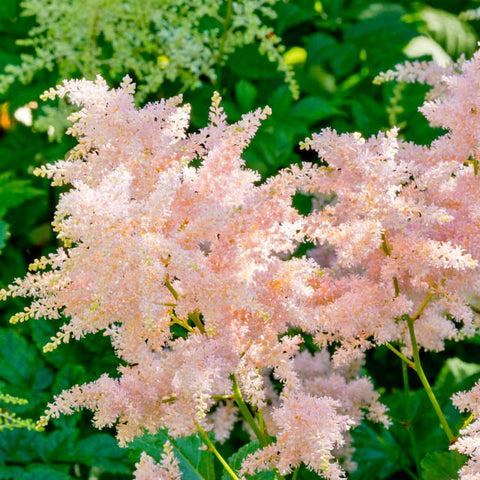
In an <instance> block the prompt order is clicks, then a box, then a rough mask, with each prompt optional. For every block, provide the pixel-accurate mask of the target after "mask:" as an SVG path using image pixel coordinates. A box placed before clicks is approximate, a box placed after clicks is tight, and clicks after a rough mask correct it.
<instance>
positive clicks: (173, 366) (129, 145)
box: [2, 54, 480, 479]
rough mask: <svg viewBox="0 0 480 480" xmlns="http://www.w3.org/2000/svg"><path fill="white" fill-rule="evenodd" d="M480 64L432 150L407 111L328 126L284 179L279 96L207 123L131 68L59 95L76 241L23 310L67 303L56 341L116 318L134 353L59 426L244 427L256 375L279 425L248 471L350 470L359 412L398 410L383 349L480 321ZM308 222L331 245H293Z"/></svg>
mask: <svg viewBox="0 0 480 480" xmlns="http://www.w3.org/2000/svg"><path fill="white" fill-rule="evenodd" d="M479 65H480V54H477V55H476V56H474V57H473V59H472V60H470V61H466V62H464V63H463V64H462V65H461V66H460V67H458V68H459V69H460V70H459V72H456V71H453V72H452V73H450V74H448V75H447V74H446V75H444V76H443V77H442V79H441V82H442V85H443V86H444V87H445V88H444V90H443V93H442V94H441V95H440V94H439V95H438V96H436V97H432V98H433V99H431V100H430V101H428V102H426V103H425V104H424V106H423V107H422V112H423V113H424V114H425V116H426V117H427V118H428V119H429V121H430V122H432V124H435V125H441V126H442V127H443V128H444V129H445V133H444V134H443V135H442V136H440V137H439V138H438V139H437V140H436V141H434V142H432V144H431V145H430V146H417V145H414V144H410V143H406V142H403V141H401V140H399V139H398V132H397V130H396V129H392V130H390V131H388V132H385V133H379V134H378V135H376V136H373V137H371V138H369V139H364V138H362V137H361V135H359V134H341V135H339V134H337V133H336V132H335V131H333V130H331V129H325V130H323V131H322V132H320V133H318V134H315V135H313V136H312V138H311V139H307V140H306V142H305V143H304V144H303V147H304V148H311V149H314V150H315V151H316V152H317V153H318V155H319V157H320V158H321V159H322V160H323V161H324V162H325V163H326V165H325V163H324V164H323V165H316V164H307V163H306V164H303V165H299V166H298V165H293V166H291V167H290V168H289V169H288V170H284V171H281V172H280V173H278V174H277V175H275V176H274V177H271V178H269V179H268V180H267V181H265V182H264V183H261V182H260V176H259V175H258V174H257V173H256V172H254V171H252V170H249V169H247V168H246V167H245V164H244V161H243V159H242V153H243V150H244V149H245V148H246V147H247V146H248V144H249V142H250V140H251V138H252V137H253V135H254V134H255V132H256V130H257V129H258V127H259V126H260V122H261V120H263V119H264V118H265V117H266V115H267V114H268V113H269V109H268V107H267V108H265V109H263V110H262V109H258V110H256V111H255V112H251V113H248V114H246V115H244V116H243V117H242V119H241V120H240V121H239V122H237V123H235V124H233V125H230V124H229V123H228V122H227V119H226V115H225V113H224V111H223V109H222V108H221V106H220V97H219V95H218V94H215V95H214V97H213V100H212V106H211V109H210V116H209V120H210V123H209V125H208V126H206V127H205V128H203V129H202V130H200V131H198V132H196V133H187V129H188V120H189V107H188V106H181V105H180V104H181V98H180V97H179V98H173V99H170V100H162V101H161V102H157V103H153V104H148V105H146V106H145V107H144V108H142V109H137V108H135V105H134V100H133V93H134V85H133V84H132V82H131V81H130V79H129V78H128V77H126V78H125V79H124V81H123V83H122V84H121V86H120V87H119V88H118V89H114V90H111V89H109V87H108V86H107V84H106V82H105V81H104V80H103V79H102V78H101V77H98V78H97V80H96V81H95V82H91V81H86V80H76V81H67V82H64V84H63V85H60V86H58V87H57V88H56V89H52V90H51V91H49V92H46V94H45V96H46V97H48V98H53V97H55V96H60V97H64V96H66V97H68V98H69V99H70V101H72V102H74V103H76V104H77V105H79V106H80V107H82V108H81V110H80V111H79V112H77V113H75V114H73V115H72V116H71V120H72V122H73V125H72V127H71V128H70V130H69V133H70V134H71V135H73V136H74V137H76V139H77V141H78V145H77V146H76V147H74V148H73V149H72V150H71V151H70V153H69V154H68V156H67V157H66V159H64V160H59V161H58V162H56V163H54V164H49V165H46V166H43V167H41V168H40V169H38V171H37V173H38V174H40V175H42V176H47V177H49V178H51V179H52V181H53V183H54V184H56V185H61V184H70V185H71V188H70V189H69V190H68V191H66V192H65V193H63V194H62V195H61V197H60V200H59V204H58V207H57V210H56V214H55V219H54V222H53V225H54V228H55V230H56V232H57V235H58V238H59V239H60V240H61V241H62V242H63V246H62V247H61V248H59V249H58V251H57V252H56V253H55V254H50V255H49V256H48V257H42V258H40V259H39V260H37V261H35V262H33V264H32V265H31V269H32V270H33V273H29V274H28V275H27V276H26V277H25V278H24V279H23V280H20V279H17V280H16V281H15V282H14V283H13V285H11V286H10V287H9V289H8V290H6V291H3V292H2V296H3V297H5V298H6V297H8V296H27V297H32V299H33V300H32V303H31V305H30V306H29V307H27V308H26V309H25V311H24V312H21V313H19V314H17V315H15V316H14V317H13V318H12V321H13V322H16V321H23V320H26V319H28V318H37V319H40V318H45V317H46V318H50V319H53V320H58V319H66V321H65V323H64V324H63V325H62V326H61V327H60V331H59V333H58V334H57V336H56V337H53V338H52V341H51V342H50V344H48V345H47V346H46V349H47V350H48V349H53V348H55V346H56V345H58V344H59V343H60V342H68V341H69V340H70V339H71V338H76V339H79V338H81V337H83V336H85V335H86V334H88V333H95V332H100V331H102V332H103V333H104V334H105V335H107V336H109V337H110V339H111V342H112V345H113V347H114V349H115V351H116V353H117V355H118V357H119V358H120V359H121V360H122V364H123V366H121V367H119V369H118V375H117V376H116V377H115V378H113V377H109V376H107V375H103V376H101V377H100V378H99V379H97V380H96V381H94V382H91V383H89V384H85V385H81V386H78V385H77V386H74V387H72V388H71V389H70V390H67V391H64V392H62V393H61V394H60V395H58V396H57V397H56V398H55V401H54V402H53V403H52V404H50V405H49V406H48V409H47V412H46V415H45V417H44V418H43V419H42V422H41V423H42V424H43V423H45V422H46V421H48V419H49V418H51V417H57V416H58V415H59V414H61V413H66V414H68V413H72V412H73V411H76V410H78V409H80V408H89V409H91V410H93V411H94V423H95V425H96V426H97V427H99V428H101V427H104V426H114V425H116V428H117V437H118V440H119V442H120V443H121V444H122V445H125V444H126V443H128V442H129V441H131V440H132V439H133V438H135V437H136V436H138V435H141V434H142V433H143V432H144V431H145V430H147V431H149V432H155V431H157V430H158V429H160V428H167V429H168V430H169V433H170V434H171V435H172V436H180V435H190V434H192V433H194V432H196V431H197V429H199V428H200V429H204V430H207V431H213V434H214V437H215V438H216V439H217V440H218V441H224V440H225V439H227V438H228V436H229V434H230V431H231V429H232V428H233V425H234V424H235V422H236V421H237V420H238V418H239V411H238V410H237V406H236V405H235V404H234V403H233V402H232V401H231V400H232V398H234V397H235V398H237V397H236V395H237V394H238V392H237V390H238V389H239V390H240V391H241V394H242V395H243V398H244V399H245V400H246V401H247V403H248V404H249V405H250V406H251V407H252V409H254V410H255V411H257V412H263V413H262V415H264V420H265V425H266V427H267V429H268V432H269V435H274V436H275V437H276V438H273V437H265V438H271V441H270V442H267V441H266V443H267V444H266V445H262V447H263V448H262V449H261V450H259V451H257V452H255V453H254V454H253V455H252V456H250V457H248V458H247V459H246V461H245V462H244V465H243V471H244V472H246V473H252V472H254V471H256V470H264V469H270V468H275V469H278V471H280V473H288V472H290V471H291V469H292V468H294V467H296V466H298V465H299V464H300V463H301V462H303V463H305V464H306V465H307V466H308V467H309V468H311V469H313V470H315V471H316V472H317V473H318V474H320V475H322V476H323V477H325V478H330V479H337V478H342V477H343V476H344V471H343V469H342V468H341V467H340V464H339V463H338V462H337V458H338V456H343V457H344V459H345V457H347V458H346V463H344V465H347V466H348V465H351V464H352V463H351V459H350V458H348V455H349V452H351V446H350V440H351V439H350V436H349V430H350V429H351V428H353V427H355V426H357V425H358V424H359V423H360V422H361V421H362V419H363V418H364V417H367V418H368V419H370V420H374V421H378V422H381V423H383V424H384V425H388V424H389V419H388V417H387V415H386V409H385V407H384V406H382V404H381V403H380V402H379V401H378V398H379V397H378V394H377V393H376V392H375V391H374V388H373V385H372V383H371V382H370V381H369V380H368V379H367V378H366V377H362V376H361V375H360V366H361V361H362V357H363V354H362V352H363V351H364V350H365V349H367V348H370V347H372V346H374V345H381V344H385V343H387V342H397V343H398V344H400V347H401V348H402V349H403V352H404V354H405V355H410V353H411V349H412V345H411V343H410V342H411V337H410V332H409V330H410V328H413V325H414V329H415V332H416V339H417V342H418V345H419V346H420V347H423V348H424V349H430V350H441V349H442V348H443V345H444V341H445V340H447V339H460V338H462V337H463V336H467V335H473V334H474V333H475V332H476V331H477V330H478V321H477V319H476V318H475V316H474V312H475V311H478V307H477V306H475V305H474V304H473V303H474V300H473V298H474V297H473V294H474V293H475V292H476V291H477V290H478V287H479V286H480V281H479V275H478V273H479V270H478V269H479V262H480V241H479V240H480V227H479V225H480V222H479V221H478V220H479V218H478V212H479V211H480V204H479V201H480V200H479V199H480V184H479V175H478V173H479V168H478V160H477V155H478V152H477V150H478V145H479V144H480V128H479V127H480V123H478V115H477V113H476V112H477V109H478V111H480V104H479V105H477V103H479V100H478V99H479V98H480V95H478V90H479V89H480V82H479V81H478V78H480V75H478V74H477V72H478V69H479V68H480V67H479ZM465 117H466V120H465ZM452 145H453V147H452ZM299 190H300V191H302V192H304V193H308V194H310V195H313V196H314V197H315V201H314V209H313V211H312V212H311V213H309V214H307V215H301V214H300V213H299V212H298V211H297V210H296V209H295V208H294V207H293V206H292V197H293V196H294V195H295V194H296V192H297V191H299ZM305 240H307V241H310V242H313V243H314V244H315V245H316V247H315V249H314V250H313V251H311V252H310V256H309V257H305V256H304V257H298V256H295V255H293V254H294V253H296V251H297V248H298V245H299V244H301V243H302V242H304V241H305ZM306 337H310V338H313V340H314V343H315V344H316V347H317V349H318V351H317V352H316V353H314V354H313V355H312V354H311V353H309V352H308V351H307V350H306V346H305V345H304V343H305V342H304V341H305V338H306ZM310 347H311V345H310ZM310 347H309V348H310ZM326 347H329V348H330V350H331V351H332V353H333V355H330V353H329V351H328V350H327V348H326ZM392 348H393V347H392ZM459 398H461V397H459ZM237 400H238V399H237ZM459 401H460V402H461V400H459ZM237 405H238V407H239V409H240V410H241V403H238V402H237ZM262 422H263V421H262ZM475 425H476V423H474V424H472V425H471V426H470V427H467V429H468V428H474V426H475ZM475 428H477V427H476V426H475ZM466 432H467V433H469V432H470V430H468V431H467V430H466ZM305 436H307V437H308V442H305V440H304V439H305ZM465 438H469V435H467V436H466V437H465ZM462 441H463V440H459V441H458V442H457V444H456V445H457V448H458V449H459V450H461V449H463V451H465V452H467V453H470V450H468V448H470V447H468V446H462V445H463V444H462V443H461V442H462ZM465 445H466V444H465ZM342 450H343V453H342ZM469 465H470V464H469ZM473 465H476V464H475V461H473ZM158 468H160V467H159V466H158V465H156V464H154V463H153V460H149V459H148V458H147V457H143V459H142V461H141V462H140V464H139V471H140V472H143V471H145V472H149V471H150V472H155V471H156V469H158ZM172 468H173V467H172ZM466 468H467V467H466ZM468 468H470V467H468ZM471 468H474V466H472V467H471ZM475 468H476V467H475ZM172 472H173V470H172ZM140 474H141V473H139V474H138V475H140ZM146 475H147V473H146ZM162 475H163V474H162ZM172 475H173V474H172ZM139 478H142V477H139ZM147 478H148V477H147ZM465 478H467V477H465Z"/></svg>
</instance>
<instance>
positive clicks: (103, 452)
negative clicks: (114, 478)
mask: <svg viewBox="0 0 480 480" xmlns="http://www.w3.org/2000/svg"><path fill="white" fill-rule="evenodd" d="M125 457H126V454H125V451H124V450H122V449H121V448H120V447H119V446H118V443H117V441H116V440H115V438H114V437H112V436H111V435H108V434H106V433H98V434H96V435H92V436H91V437H88V438H84V439H83V440H80V441H79V442H76V443H75V444H74V445H73V446H72V447H71V448H70V449H69V451H68V452H66V454H65V455H64V456H63V458H65V460H70V461H71V462H77V463H83V464H84V465H88V466H91V467H92V466H95V467H98V468H100V469H102V470H105V471H107V472H111V473H129V472H130V467H129V466H128V465H127V464H126V463H125ZM60 458H62V457H60Z"/></svg>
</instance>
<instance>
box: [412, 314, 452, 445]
mask: <svg viewBox="0 0 480 480" xmlns="http://www.w3.org/2000/svg"><path fill="white" fill-rule="evenodd" d="M404 318H405V319H406V320H407V323H408V331H409V333H410V340H411V342H412V350H413V359H414V361H415V371H416V372H417V375H418V378H419V379H420V381H421V382H422V385H423V388H425V391H426V392H427V395H428V398H429V399H430V402H431V403H432V406H433V409H434V410H435V413H436V414H437V417H438V419H439V420H440V423H441V424H442V427H443V429H444V431H445V434H446V435H447V437H448V441H449V442H450V443H453V442H454V441H455V435H454V434H453V432H452V430H451V429H450V426H449V425H448V422H447V419H446V418H445V415H444V414H443V412H442V409H441V408H440V405H439V404H438V401H437V399H436V397H435V394H434V393H433V390H432V387H431V386H430V383H429V382H428V379H427V377H426V376H425V372H424V371H423V368H422V364H421V362H420V355H419V352H418V346H417V338H416V337H415V327H414V326H413V319H412V318H410V315H405V316H404Z"/></svg>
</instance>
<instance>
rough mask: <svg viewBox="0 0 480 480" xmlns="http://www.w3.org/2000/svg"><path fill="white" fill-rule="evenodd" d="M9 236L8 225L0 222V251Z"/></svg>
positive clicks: (2, 221)
mask: <svg viewBox="0 0 480 480" xmlns="http://www.w3.org/2000/svg"><path fill="white" fill-rule="evenodd" d="M9 236H10V232H9V231H8V223H7V222H5V221H4V220H0V250H1V249H2V248H3V247H4V246H5V244H6V243H7V238H8V237H9Z"/></svg>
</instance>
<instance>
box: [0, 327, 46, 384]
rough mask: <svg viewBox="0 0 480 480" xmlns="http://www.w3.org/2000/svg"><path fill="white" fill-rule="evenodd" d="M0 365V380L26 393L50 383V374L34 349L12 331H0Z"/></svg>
mask: <svg viewBox="0 0 480 480" xmlns="http://www.w3.org/2000/svg"><path fill="white" fill-rule="evenodd" d="M0 365H1V368H0V378H2V379H4V380H6V381H7V382H9V383H10V384H12V385H18V386H20V387H22V389H25V390H27V392H28V390H32V389H33V390H36V391H38V390H43V389H45V388H46V387H48V386H49V385H50V384H51V383H52V379H53V378H52V373H51V371H50V370H49V369H48V368H47V367H46V366H45V364H44V362H43V361H42V359H41V358H40V356H39V354H38V353H37V351H36V350H35V348H34V347H33V346H31V345H29V344H28V343H27V341H26V340H25V339H24V338H23V337H21V336H20V335H19V334H18V333H17V332H15V331H13V330H8V329H0Z"/></svg>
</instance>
